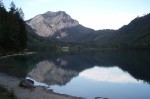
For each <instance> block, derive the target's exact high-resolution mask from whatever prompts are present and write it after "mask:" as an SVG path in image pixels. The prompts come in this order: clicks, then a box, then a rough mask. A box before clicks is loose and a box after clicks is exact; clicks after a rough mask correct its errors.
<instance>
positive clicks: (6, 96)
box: [0, 87, 17, 99]
mask: <svg viewBox="0 0 150 99" xmlns="http://www.w3.org/2000/svg"><path fill="white" fill-rule="evenodd" d="M0 99H17V98H16V96H15V95H14V94H13V93H12V92H8V91H7V90H6V89H5V88H2V87H0Z"/></svg>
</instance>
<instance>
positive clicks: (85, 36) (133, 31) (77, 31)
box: [27, 11, 150, 49]
mask: <svg viewBox="0 0 150 99" xmlns="http://www.w3.org/2000/svg"><path fill="white" fill-rule="evenodd" d="M51 14H52V15H51ZM42 15H43V16H44V18H49V19H51V18H54V16H57V15H59V16H61V15H63V17H61V18H60V19H61V20H62V19H67V21H66V22H67V23H73V24H71V25H69V26H67V25H68V24H67V23H66V24H67V25H66V24H64V23H63V21H60V20H59V22H62V23H61V24H63V25H64V26H63V27H62V28H58V27H57V26H56V28H57V29H56V30H55V31H53V33H51V34H52V35H47V36H45V37H46V38H48V39H53V38H54V39H57V40H59V41H60V42H65V43H67V42H73V43H81V44H95V45H97V46H98V47H99V48H119V49H130V48H131V49H134V48H137V49H150V43H149V42H150V32H149V31H150V14H147V15H145V16H142V17H137V18H135V19H133V20H132V21H131V22H130V23H129V24H128V25H125V26H122V27H121V28H119V29H118V30H110V29H104V30H97V31H95V30H94V29H90V28H87V27H84V26H82V25H81V24H79V22H78V21H77V20H74V19H72V18H71V17H70V16H69V15H68V14H66V13H65V12H64V11H58V12H50V11H48V12H46V13H44V14H42ZM50 16H51V17H50ZM66 16H67V18H66ZM57 18H58V16H57ZM33 19H34V18H32V20H33ZM69 19H70V20H69ZM29 21H31V20H28V21H27V23H28V22H29ZM71 21H73V22H71ZM74 22H75V23H74ZM35 23H36V22H35ZM43 23H44V22H43ZM28 25H30V24H28ZM59 25H60V24H59ZM30 26H31V25H30ZM31 27H32V26H31ZM40 27H41V28H43V27H42V26H40ZM33 29H34V28H33ZM35 30H36V31H35V32H37V29H35ZM40 36H41V35H40Z"/></svg>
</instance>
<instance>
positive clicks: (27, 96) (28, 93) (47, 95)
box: [0, 73, 83, 99]
mask: <svg viewBox="0 0 150 99" xmlns="http://www.w3.org/2000/svg"><path fill="white" fill-rule="evenodd" d="M20 81H21V79H18V78H16V77H12V76H8V75H6V74H3V73H0V86H2V87H5V88H7V89H8V90H9V91H12V92H13V93H14V94H15V95H16V97H17V99H83V98H81V97H73V96H69V95H64V94H59V93H54V92H52V91H49V90H47V89H46V88H44V87H36V88H35V89H33V90H31V89H24V88H21V87H19V86H18V85H19V83H20Z"/></svg>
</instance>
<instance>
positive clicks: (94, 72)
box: [0, 52, 150, 99]
mask: <svg viewBox="0 0 150 99" xmlns="http://www.w3.org/2000/svg"><path fill="white" fill-rule="evenodd" d="M149 55H150V52H94V53H93V52H92V53H82V54H81V53H80V54H68V55H60V56H59V55H57V56H52V55H49V54H36V55H30V56H22V57H20V56H17V57H10V58H7V59H1V60H0V72H3V73H7V74H9V75H13V76H16V77H19V78H24V77H26V76H28V77H30V78H31V79H34V80H36V81H37V82H38V83H37V84H39V85H42V86H45V87H50V88H52V89H53V90H54V91H55V92H59V93H63V94H69V95H74V96H81V97H86V98H87V99H92V98H94V97H96V96H107V97H109V98H110V99H141V98H142V99H149V98H150V95H149V93H148V92H150V85H149V83H150V56H149ZM6 68H7V69H6Z"/></svg>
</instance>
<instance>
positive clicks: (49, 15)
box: [26, 11, 79, 38]
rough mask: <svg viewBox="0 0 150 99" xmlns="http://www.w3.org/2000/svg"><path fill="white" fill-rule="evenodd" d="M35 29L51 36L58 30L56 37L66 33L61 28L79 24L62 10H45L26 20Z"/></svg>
mask: <svg viewBox="0 0 150 99" xmlns="http://www.w3.org/2000/svg"><path fill="white" fill-rule="evenodd" d="M26 23H27V24H28V25H29V26H31V27H32V29H34V30H35V31H36V33H37V34H38V35H40V36H43V37H52V36H53V35H54V34H55V32H58V31H59V32H60V35H59V36H57V38H60V37H65V36H67V35H68V34H66V33H65V32H61V29H64V28H71V27H75V26H77V25H79V22H78V21H76V20H74V19H72V18H71V17H70V16H69V15H68V14H66V13H65V12H64V11H58V12H50V11H48V12H46V13H44V14H40V15H37V16H35V17H34V18H32V19H30V20H28V21H27V22H26Z"/></svg>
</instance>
